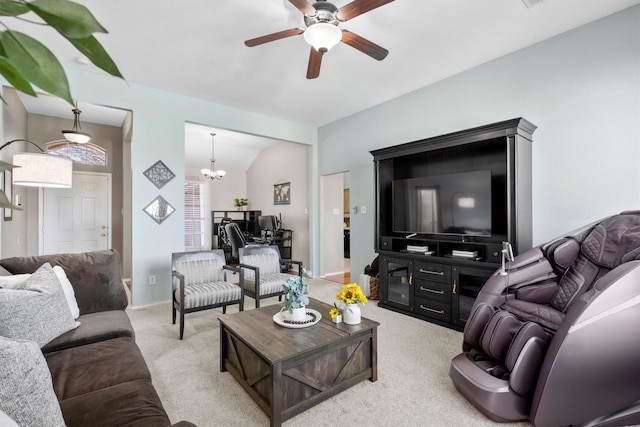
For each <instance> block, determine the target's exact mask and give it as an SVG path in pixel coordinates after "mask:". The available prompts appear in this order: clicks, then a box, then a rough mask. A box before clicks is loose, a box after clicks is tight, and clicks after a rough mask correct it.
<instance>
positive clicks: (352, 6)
mask: <svg viewBox="0 0 640 427" xmlns="http://www.w3.org/2000/svg"><path fill="white" fill-rule="evenodd" d="M392 1H393V0H353V1H352V2H351V3H348V4H346V5H344V6H342V7H341V8H340V9H338V13H337V15H336V16H337V17H338V19H339V20H341V21H348V20H349V19H352V18H355V17H356V16H358V15H362V14H363V13H367V12H369V11H370V10H373V9H375V8H377V7H380V6H384V5H385V4H387V3H391V2H392Z"/></svg>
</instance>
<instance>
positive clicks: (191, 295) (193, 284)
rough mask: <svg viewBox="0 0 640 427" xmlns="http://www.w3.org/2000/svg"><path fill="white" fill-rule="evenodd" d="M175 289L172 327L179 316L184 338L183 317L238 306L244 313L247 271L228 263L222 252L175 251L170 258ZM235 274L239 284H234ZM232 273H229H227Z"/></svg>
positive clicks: (223, 310)
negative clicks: (188, 314)
mask: <svg viewBox="0 0 640 427" xmlns="http://www.w3.org/2000/svg"><path fill="white" fill-rule="evenodd" d="M171 271H172V287H173V288H172V289H173V292H172V294H173V303H172V312H173V324H174V325H175V323H176V315H177V313H178V312H179V313H180V339H182V336H183V335H184V315H185V314H187V313H194V312H196V311H202V310H208V309H210V308H216V307H222V312H223V313H226V311H227V306H228V305H231V304H238V305H239V309H240V311H243V310H244V272H243V271H242V270H241V269H240V268H237V267H232V266H229V265H226V264H225V258H224V252H223V251H222V250H221V249H216V250H212V251H194V252H176V253H173V254H172V255H171ZM232 272H235V273H237V274H238V277H237V278H236V279H233V280H234V281H235V280H238V284H235V283H232V282H231V281H230V280H232V278H231V277H228V276H231V273H232ZM228 273H229V274H228Z"/></svg>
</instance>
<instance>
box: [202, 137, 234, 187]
mask: <svg viewBox="0 0 640 427" xmlns="http://www.w3.org/2000/svg"><path fill="white" fill-rule="evenodd" d="M215 136H216V134H215V133H212V134H211V168H210V169H200V173H202V175H203V176H204V177H205V179H210V180H212V181H213V180H214V179H222V177H223V176H225V175H226V174H227V172H225V171H223V170H222V169H220V170H216V156H215V155H214V137H215Z"/></svg>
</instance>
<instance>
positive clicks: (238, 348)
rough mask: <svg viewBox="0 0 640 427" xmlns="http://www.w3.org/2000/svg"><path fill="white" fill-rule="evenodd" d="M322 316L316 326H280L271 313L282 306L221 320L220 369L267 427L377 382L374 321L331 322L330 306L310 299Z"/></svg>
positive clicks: (228, 315) (225, 317) (313, 306)
mask: <svg viewBox="0 0 640 427" xmlns="http://www.w3.org/2000/svg"><path fill="white" fill-rule="evenodd" d="M308 307H309V308H310V309H313V310H316V311H318V312H320V314H321V315H322V319H321V320H320V321H319V322H318V323H317V324H315V325H313V326H309V327H306V328H300V329H293V328H285V327H282V326H279V325H278V324H276V323H275V322H274V321H273V315H274V314H276V313H277V312H279V311H280V309H281V308H282V304H275V305H270V306H266V307H262V308H259V309H256V310H247V311H243V312H240V313H234V314H227V315H223V316H220V318H219V319H220V371H221V372H224V371H229V372H230V373H231V375H233V377H234V378H235V379H236V380H237V381H238V382H239V383H240V385H241V386H242V387H243V388H244V389H245V390H246V392H247V393H249V395H250V396H251V397H252V398H253V400H255V401H256V403H257V404H258V406H260V408H261V409H262V410H263V411H264V412H265V413H266V414H267V415H268V416H269V418H270V420H271V426H280V425H281V424H282V422H283V421H285V420H287V419H289V418H291V417H293V416H295V415H297V414H299V413H301V412H302V411H305V410H307V409H308V408H310V407H312V406H314V405H316V404H318V403H320V402H322V401H323V400H326V399H328V398H330V397H331V396H333V395H335V394H337V393H340V392H341V391H343V390H346V389H347V388H349V387H351V386H353V385H354V384H357V383H359V382H361V381H364V380H365V379H368V380H370V381H372V382H373V381H376V380H377V379H378V378H377V376H378V359H377V327H378V325H379V323H378V322H375V321H373V320H369V319H366V318H364V317H363V318H362V323H360V324H359V325H353V326H351V325H346V324H344V323H338V324H335V323H333V322H332V321H331V318H330V317H329V310H330V309H331V306H330V305H328V304H325V303H323V302H321V301H318V300H315V299H313V298H311V299H310V304H309V306H308Z"/></svg>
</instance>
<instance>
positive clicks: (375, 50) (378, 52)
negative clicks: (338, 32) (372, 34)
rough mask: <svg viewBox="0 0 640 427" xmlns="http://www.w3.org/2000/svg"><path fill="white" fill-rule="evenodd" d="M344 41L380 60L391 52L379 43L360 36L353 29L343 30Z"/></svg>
mask: <svg viewBox="0 0 640 427" xmlns="http://www.w3.org/2000/svg"><path fill="white" fill-rule="evenodd" d="M342 42H343V43H346V44H348V45H349V46H351V47H353V48H355V49H358V50H359V51H360V52H362V53H364V54H367V55H369V56H370V57H372V58H373V59H377V60H378V61H382V60H383V59H384V58H386V57H387V55H388V54H389V51H388V50H387V49H385V48H383V47H382V46H378V45H377V44H375V43H373V42H371V41H369V40H367V39H365V38H364V37H360V36H359V35H357V34H356V33H352V32H351V31H347V30H342Z"/></svg>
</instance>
